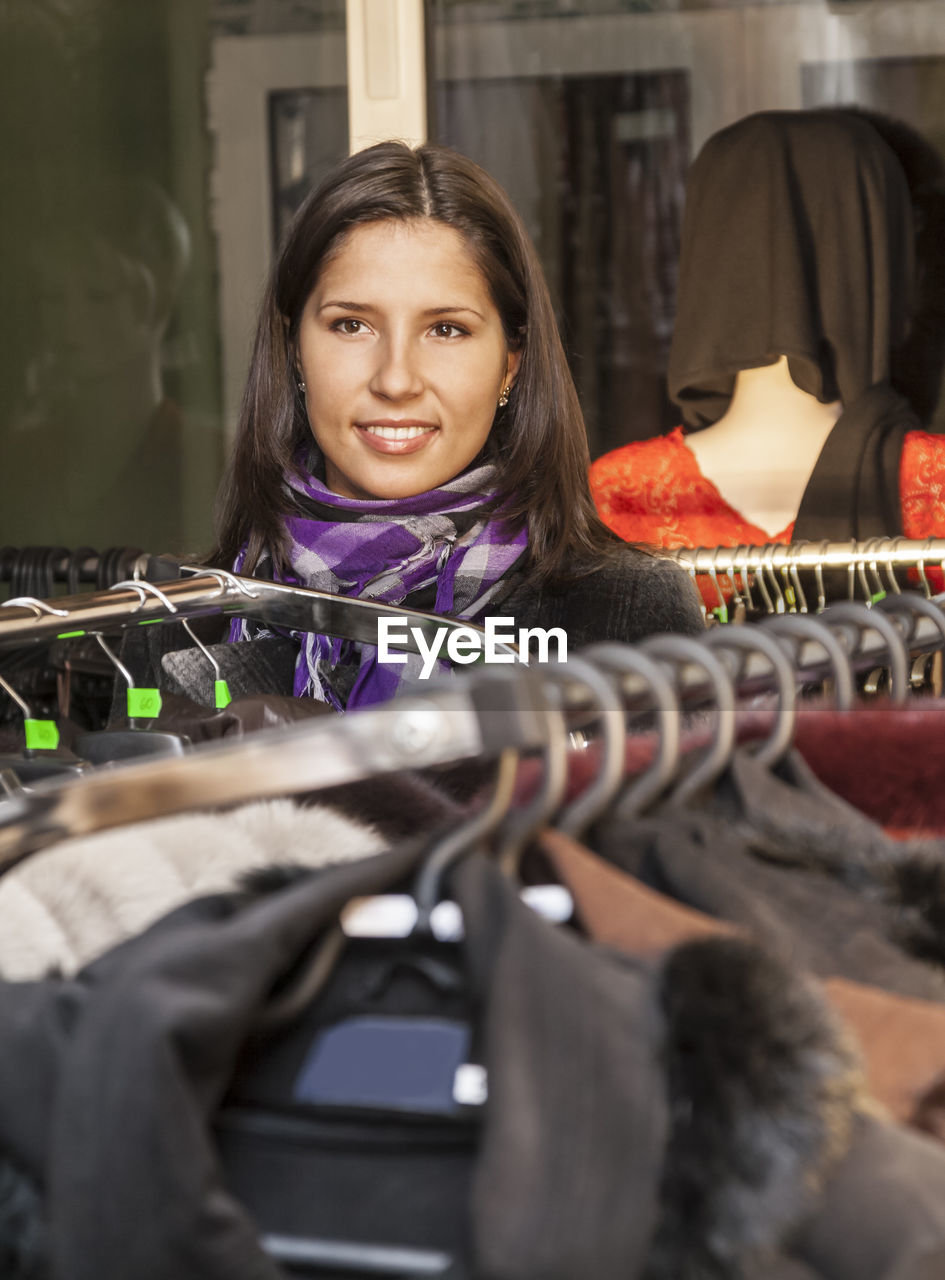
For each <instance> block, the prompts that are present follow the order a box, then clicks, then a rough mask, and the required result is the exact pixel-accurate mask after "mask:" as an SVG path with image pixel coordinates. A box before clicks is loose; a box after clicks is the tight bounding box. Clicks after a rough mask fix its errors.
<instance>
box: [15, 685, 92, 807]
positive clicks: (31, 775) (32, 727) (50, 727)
mask: <svg viewBox="0 0 945 1280" xmlns="http://www.w3.org/2000/svg"><path fill="white" fill-rule="evenodd" d="M0 689H3V690H4V692H5V693H6V694H7V695H8V697H10V698H11V699H12V701H13V702H14V703H15V704H16V706H17V707H19V709H20V711H22V713H23V734H24V738H25V742H26V748H25V750H24V751H23V752H22V754H20V755H17V754H15V753H13V752H4V753H3V754H2V755H0V770H2V772H3V775H4V779H5V785H4V788H3V789H4V791H5V792H6V793H7V794H8V795H9V794H15V793H16V791H18V790H21V789H22V788H24V787H27V786H29V785H30V784H31V783H34V782H39V781H41V780H43V779H45V778H56V777H68V776H69V775H72V776H76V775H78V774H79V773H81V772H82V769H81V766H80V765H79V763H78V762H77V761H69V760H64V759H62V758H56V757H54V756H52V755H50V754H49V753H50V752H52V751H55V750H56V748H57V747H58V746H59V728H58V726H57V725H56V722H55V721H54V720H47V719H42V718H39V717H37V716H36V715H35V713H34V711H33V708H32V707H31V706H30V704H29V703H28V702H27V700H26V699H25V698H24V697H23V695H22V694H21V693H20V692H19V691H18V690H17V689H15V688H14V687H13V685H12V684H10V682H9V681H8V680H7V679H6V678H5V677H4V676H2V675H0Z"/></svg>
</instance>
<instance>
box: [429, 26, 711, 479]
mask: <svg viewBox="0 0 945 1280" xmlns="http://www.w3.org/2000/svg"><path fill="white" fill-rule="evenodd" d="M642 7H643V6H641V5H634V6H628V5H627V4H620V3H617V2H616V0H608V2H605V0H600V2H599V3H597V4H593V5H581V6H563V5H560V4H558V5H556V4H551V3H541V2H540V0H531V2H530V3H518V4H512V3H509V4H478V5H465V4H450V3H447V2H445V0H444V2H440V3H435V4H434V5H433V13H434V21H435V23H436V39H435V41H434V50H435V68H434V75H435V133H436V136H437V137H438V138H439V139H440V140H441V141H444V142H447V143H449V144H450V145H451V146H455V147H457V148H458V149H459V150H460V151H464V152H466V153H467V154H468V155H470V156H472V157H473V158H474V159H475V160H477V161H479V163H481V164H482V165H484V166H485V167H486V168H487V169H488V170H489V171H490V172H491V173H493V174H494V175H495V176H496V177H497V178H498V179H499V181H500V182H501V183H502V184H503V186H505V187H506V189H507V190H508V192H509V194H510V195H511V197H512V199H513V200H514V202H515V204H516V206H517V207H518V209H519V211H520V212H521V213H522V215H523V217H524V219H525V222H526V224H527V225H528V227H529V230H530V231H531V233H532V236H533V237H534V240H535V243H536V245H537V247H538V251H539V253H540V255H541V258H542V261H543V263H544V266H545V270H546V273H547V276H548V281H549V285H550V287H551V290H552V294H553V296H554V299H555V304H556V307H557V310H558V315H559V322H560V324H561V327H562V331H563V334H564V337H565V345H566V347H567V350H568V353H569V357H570V360H571V365H572V371H573V373H574V376H575V381H576V382H577V385H578V391H579V393H580V396H581V401H582V404H583V406H584V411H585V416H586V419H587V425H588V433H589V437H590V441H591V449H592V453H593V454H594V455H595V456H596V455H597V454H599V453H602V452H604V451H605V450H607V449H611V448H614V447H615V446H617V445H619V444H622V443H624V442H625V441H626V440H628V439H633V438H641V437H645V436H649V435H656V434H659V433H660V432H662V431H664V430H668V429H669V428H670V427H672V426H673V425H675V419H676V415H675V411H674V409H673V406H672V405H671V404H670V403H669V400H668V398H667V396H666V390H665V371H666V362H667V357H668V351H669V340H670V337H671V335H672V324H673V317H674V311H675V293H676V271H677V260H678V256H679V235H680V228H681V220H682V209H683V198H684V192H685V178H686V172H687V170H688V167H689V163H690V161H691V159H692V156H693V148H694V142H695V141H696V138H695V134H694V129H693V117H694V110H695V106H696V102H697V101H698V105H699V107H700V109H701V110H702V115H703V119H702V121H701V127H702V134H701V135H700V140H701V136H704V132H705V130H706V129H708V130H709V131H711V128H712V127H715V126H716V125H718V124H722V123H725V122H726V115H725V110H724V107H725V100H726V94H727V92H728V80H727V77H726V74H725V68H726V66H727V65H728V63H729V62H730V61H731V56H732V55H731V52H730V51H728V50H726V47H725V44H724V33H725V22H727V21H728V15H723V16H724V18H725V22H723V23H721V24H720V23H719V22H718V21H716V20H710V22H709V23H708V24H706V23H703V24H702V27H701V29H700V31H699V33H698V34H699V37H700V43H699V46H698V47H697V43H696V41H695V40H694V38H693V35H694V33H693V31H692V30H691V29H690V27H689V26H687V23H686V20H685V19H684V18H682V19H681V18H680V17H679V15H678V14H676V15H670V16H669V17H668V18H664V17H658V19H657V20H658V22H659V24H660V25H659V27H658V29H655V30H654V29H653V28H652V26H651V27H650V28H649V30H650V31H651V33H652V34H653V35H654V37H655V38H656V39H657V40H658V42H659V48H657V49H654V50H647V49H646V47H645V45H644V44H643V43H642V42H641V32H640V29H639V27H638V26H637V25H636V19H635V17H634V15H633V13H628V9H629V8H634V9H640V8H642ZM647 7H654V8H655V7H656V6H647ZM568 8H570V9H571V12H570V13H568V12H567V9H568ZM563 14H564V16H562V15H563ZM652 17H653V15H652V14H648V15H647V19H648V21H649V20H651V19H652ZM525 19H527V20H525ZM700 76H701V82H699V83H698V95H700V96H698V98H697V94H696V93H695V92H694V85H695V84H696V83H697V80H698V78H699V77H700ZM707 93H708V95H709V98H710V99H711V98H712V97H713V95H714V98H715V101H714V102H713V101H710V102H708V103H706V101H705V98H706V94H707Z"/></svg>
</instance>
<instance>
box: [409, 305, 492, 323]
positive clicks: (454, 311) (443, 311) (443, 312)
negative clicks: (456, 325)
mask: <svg viewBox="0 0 945 1280" xmlns="http://www.w3.org/2000/svg"><path fill="white" fill-rule="evenodd" d="M463 311H465V312H468V313H469V315H471V316H478V317H479V319H480V320H481V319H482V318H483V316H482V313H481V312H480V311H477V310H476V308H475V307H465V306H456V307H427V309H426V311H424V312H423V314H424V315H425V316H455V315H459V313H460V312H463Z"/></svg>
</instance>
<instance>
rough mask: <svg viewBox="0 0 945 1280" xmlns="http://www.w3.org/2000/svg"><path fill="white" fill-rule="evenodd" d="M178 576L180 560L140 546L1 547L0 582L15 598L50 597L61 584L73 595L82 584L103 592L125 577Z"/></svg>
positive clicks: (155, 578)
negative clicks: (154, 552)
mask: <svg viewBox="0 0 945 1280" xmlns="http://www.w3.org/2000/svg"><path fill="white" fill-rule="evenodd" d="M178 576H179V562H178V561H176V560H174V559H173V558H172V557H169V556H153V555H149V554H148V552H146V551H142V550H141V548H140V547H107V548H106V549H105V550H104V551H96V550H95V549H94V548H93V547H75V548H72V549H70V548H68V547H55V546H27V547H0V583H9V585H10V594H11V595H13V596H19V595H35V596H51V595H52V594H53V588H54V586H55V585H56V584H59V583H64V584H65V585H66V587H67V588H68V590H69V591H70V592H71V593H73V594H74V593H76V592H77V591H78V590H79V588H80V586H82V585H83V584H87V585H90V586H94V587H97V588H98V589H99V590H100V591H104V590H105V589H107V588H108V587H110V586H112V585H113V584H114V583H116V582H121V581H123V580H124V579H125V578H131V577H143V578H147V579H148V580H149V581H151V582H161V581H165V580H167V579H171V578H176V577H178Z"/></svg>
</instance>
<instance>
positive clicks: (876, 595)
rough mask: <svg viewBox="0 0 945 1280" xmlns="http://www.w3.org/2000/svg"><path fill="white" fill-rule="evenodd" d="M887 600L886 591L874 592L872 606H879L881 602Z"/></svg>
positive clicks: (871, 598)
mask: <svg viewBox="0 0 945 1280" xmlns="http://www.w3.org/2000/svg"><path fill="white" fill-rule="evenodd" d="M885 599H886V592H885V591H874V592H873V594H872V595H871V596H870V604H879V602H880V600H885Z"/></svg>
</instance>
